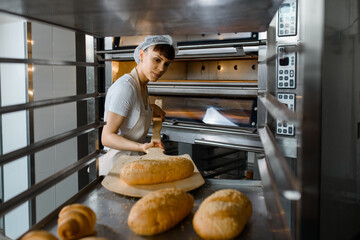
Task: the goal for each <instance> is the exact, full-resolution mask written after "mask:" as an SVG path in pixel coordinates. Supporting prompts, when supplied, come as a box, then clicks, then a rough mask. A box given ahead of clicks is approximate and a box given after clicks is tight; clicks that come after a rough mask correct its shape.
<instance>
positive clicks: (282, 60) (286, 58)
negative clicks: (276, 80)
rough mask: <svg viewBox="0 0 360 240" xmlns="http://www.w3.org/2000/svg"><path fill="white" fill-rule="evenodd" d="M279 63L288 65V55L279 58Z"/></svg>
mask: <svg viewBox="0 0 360 240" xmlns="http://www.w3.org/2000/svg"><path fill="white" fill-rule="evenodd" d="M279 64H280V66H287V65H289V58H288V57H284V58H280V61H279Z"/></svg>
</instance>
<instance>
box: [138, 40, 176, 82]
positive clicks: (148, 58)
mask: <svg viewBox="0 0 360 240" xmlns="http://www.w3.org/2000/svg"><path fill="white" fill-rule="evenodd" d="M153 48H154V46H151V47H149V48H147V49H146V50H145V51H143V50H142V51H140V59H142V62H141V64H142V70H143V73H144V74H145V76H146V78H147V79H149V81H150V82H155V81H157V80H158V79H159V78H160V77H161V76H162V75H163V74H164V73H165V72H166V71H167V69H168V68H169V66H170V64H171V63H172V61H171V60H169V59H167V58H166V57H164V56H163V55H160V53H159V52H155V51H153Z"/></svg>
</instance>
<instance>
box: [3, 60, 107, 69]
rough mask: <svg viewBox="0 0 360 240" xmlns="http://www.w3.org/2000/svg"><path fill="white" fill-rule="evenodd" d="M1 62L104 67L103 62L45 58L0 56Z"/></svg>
mask: <svg viewBox="0 0 360 240" xmlns="http://www.w3.org/2000/svg"><path fill="white" fill-rule="evenodd" d="M0 63H24V64H35V65H51V66H77V67H88V66H92V67H103V65H101V64H97V63H88V62H73V61H59V60H58V61H56V60H43V59H29V58H26V59H25V58H24V59H23V58H0Z"/></svg>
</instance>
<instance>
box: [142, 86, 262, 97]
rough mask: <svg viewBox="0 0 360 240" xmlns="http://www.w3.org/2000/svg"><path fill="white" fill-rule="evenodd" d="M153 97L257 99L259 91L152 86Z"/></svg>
mask: <svg viewBox="0 0 360 240" xmlns="http://www.w3.org/2000/svg"><path fill="white" fill-rule="evenodd" d="M148 89H149V94H151V95H174V96H175V95H176V96H192V95H196V96H218V97H224V96H227V97H256V96H257V89H239V88H235V87H234V88H226V89H225V88H221V87H220V88H219V87H218V88H210V87H203V88H170V87H169V88H163V87H158V86H156V87H153V86H150V87H149V88H148Z"/></svg>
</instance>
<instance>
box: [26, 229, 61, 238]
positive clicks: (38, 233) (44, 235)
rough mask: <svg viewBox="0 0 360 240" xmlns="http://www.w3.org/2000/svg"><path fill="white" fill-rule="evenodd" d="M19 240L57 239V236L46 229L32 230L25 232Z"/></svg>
mask: <svg viewBox="0 0 360 240" xmlns="http://www.w3.org/2000/svg"><path fill="white" fill-rule="evenodd" d="M20 240H58V238H57V237H55V236H54V235H52V234H51V233H49V232H47V231H44V230H34V231H30V232H28V233H27V234H25V235H24V236H23V237H22V238H21V239H20Z"/></svg>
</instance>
